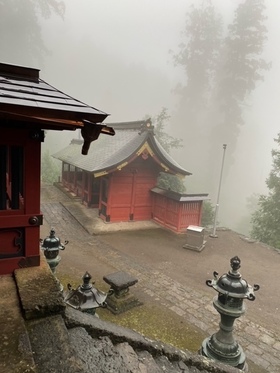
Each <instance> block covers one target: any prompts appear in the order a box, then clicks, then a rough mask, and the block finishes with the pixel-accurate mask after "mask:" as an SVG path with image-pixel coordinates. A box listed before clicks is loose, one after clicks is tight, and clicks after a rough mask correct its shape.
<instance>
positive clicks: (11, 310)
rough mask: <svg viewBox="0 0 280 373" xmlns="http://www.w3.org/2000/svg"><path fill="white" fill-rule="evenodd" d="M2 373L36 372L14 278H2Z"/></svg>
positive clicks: (0, 303)
mask: <svg viewBox="0 0 280 373" xmlns="http://www.w3.org/2000/svg"><path fill="white" fill-rule="evenodd" d="M0 289H1V297H0V372H1V373H15V372H16V373H23V372H24V373H31V372H36V370H35V362H34V359H33V354H32V350H31V346H30V341H29V337H28V333H27V329H26V326H25V322H24V319H23V317H22V314H21V311H20V305H19V299H18V295H17V287H16V283H15V281H14V278H13V277H12V276H10V275H7V276H0Z"/></svg>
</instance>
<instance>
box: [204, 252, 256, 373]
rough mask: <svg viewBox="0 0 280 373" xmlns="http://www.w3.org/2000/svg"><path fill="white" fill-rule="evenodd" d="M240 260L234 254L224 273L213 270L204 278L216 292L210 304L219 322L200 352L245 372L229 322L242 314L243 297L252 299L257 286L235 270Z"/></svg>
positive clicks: (242, 354) (232, 321)
mask: <svg viewBox="0 0 280 373" xmlns="http://www.w3.org/2000/svg"><path fill="white" fill-rule="evenodd" d="M240 263H241V261H240V259H239V258H238V257H237V256H235V257H234V258H232V259H231V260H230V265H231V269H230V270H229V272H228V273H226V274H224V275H222V276H220V277H218V273H217V272H214V273H213V275H214V279H213V280H207V281H206V284H207V285H208V286H210V287H213V288H214V289H215V290H216V291H217V292H218V295H217V296H216V297H215V298H214V300H213V305H214V307H215V308H216V310H217V311H218V312H219V313H220V316H221V322H220V325H219V326H220V329H219V331H218V332H217V333H215V334H213V335H212V336H211V337H209V338H206V339H205V340H204V341H203V343H202V347H201V350H200V354H201V355H203V356H206V357H208V358H209V359H213V360H217V361H220V362H222V363H224V364H228V365H231V366H233V367H236V368H238V369H241V370H244V371H246V370H247V364H246V362H245V359H246V357H245V354H244V352H243V349H242V347H241V346H240V345H239V344H238V342H236V340H235V339H234V337H233V333H232V332H233V324H234V321H235V319H237V318H238V317H240V316H241V315H243V314H244V313H245V305H244V304H243V300H244V299H248V300H250V301H253V300H255V295H254V291H257V290H259V288H260V287H259V285H254V286H253V287H252V286H250V285H249V284H248V283H247V281H246V280H244V279H243V278H242V277H241V274H240V273H239V272H238V270H239V268H240Z"/></svg>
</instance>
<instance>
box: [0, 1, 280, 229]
mask: <svg viewBox="0 0 280 373" xmlns="http://www.w3.org/2000/svg"><path fill="white" fill-rule="evenodd" d="M197 2H198V1H196V2H195V3H197ZM212 3H213V4H214V5H215V7H216V8H217V10H218V11H219V12H220V13H221V14H222V15H223V20H224V23H225V24H227V23H228V22H230V21H232V19H233V14H234V10H235V8H236V6H237V5H238V3H239V1H237V0H213V2H212ZM191 4H192V2H191V1H186V0H175V1H174V0H173V1H171V0H165V1H164V0H153V1H148V0H141V1H140V0H118V1H116V0H102V1H101V0H99V1H96V0H82V1H77V0H67V1H65V15H64V19H62V18H61V17H59V16H58V15H52V16H51V17H50V18H49V19H40V25H41V28H42V39H43V41H44V44H45V46H46V48H47V49H48V54H47V55H46V56H45V57H44V58H43V60H42V64H41V65H40V66H38V64H36V63H35V62H34V60H30V61H29V60H28V59H24V56H23V55H22V54H17V53H16V52H15V51H16V45H12V46H11V49H10V50H9V49H7V50H6V52H5V55H4V56H3V55H2V61H3V62H7V63H13V64H20V65H26V64H28V65H29V66H31V67H36V68H40V69H41V72H40V77H41V78H42V79H43V80H46V81H47V82H48V83H50V84H52V85H53V86H55V87H56V88H58V89H60V90H62V91H64V92H65V93H67V94H69V95H72V96H73V97H75V98H77V99H79V100H81V101H84V102H86V103H87V104H89V105H91V106H94V107H96V108H98V109H100V110H103V111H105V112H107V113H109V114H110V116H109V118H108V119H107V122H108V123H109V122H118V121H130V120H131V121H133V120H139V119H142V118H144V117H145V116H146V115H150V116H152V117H153V116H156V115H157V114H158V113H159V112H160V110H161V109H162V108H163V107H166V108H167V109H168V111H169V114H170V115H171V119H170V124H169V126H168V127H167V128H166V130H167V131H168V132H169V134H171V135H174V136H176V137H179V138H182V139H183V144H184V147H183V148H182V149H179V150H176V151H174V152H173V154H172V155H173V156H174V158H175V159H176V160H177V161H178V162H179V163H180V164H181V165H182V166H184V167H185V168H186V169H187V170H188V171H190V172H192V174H193V175H192V176H190V177H187V179H186V186H187V192H189V193H196V192H206V193H207V192H210V191H209V190H208V186H207V185H201V184H199V182H198V180H199V177H198V176H199V173H200V172H203V164H204V160H205V158H206V157H207V154H206V153H205V151H204V149H203V148H201V149H200V151H199V162H200V165H201V167H197V168H196V169H193V168H192V166H193V164H194V162H192V154H189V152H188V148H187V145H186V143H187V140H189V139H190V138H191V137H192V133H186V131H184V130H183V127H184V125H185V123H184V118H179V120H178V119H176V123H174V117H175V114H176V110H177V106H178V99H179V98H178V96H177V95H176V94H175V93H174V89H175V88H176V85H177V84H178V83H180V82H181V83H182V82H183V83H184V82H185V81H186V76H185V75H184V74H183V71H182V69H180V68H179V67H176V66H174V62H173V58H172V53H171V52H170V51H173V53H176V52H178V45H179V44H180V43H181V42H182V41H183V36H182V31H183V29H184V25H185V20H186V12H187V11H188V9H189V7H190V5H191ZM266 6H267V10H266V15H267V17H268V18H267V20H266V26H267V28H268V40H267V42H266V45H265V48H264V57H265V59H266V60H267V61H271V62H272V68H271V69H270V70H269V71H267V72H265V74H264V81H263V82H259V83H258V86H257V88H256V89H255V91H254V92H253V94H252V95H250V99H249V101H248V102H247V103H246V104H247V105H246V109H245V111H244V113H243V116H244V119H245V124H244V126H243V127H242V128H241V131H240V135H239V137H238V143H237V147H236V149H235V154H234V158H235V163H234V164H233V165H232V166H231V167H229V165H228V164H227V155H226V154H225V163H224V169H225V171H226V172H225V175H226V176H224V177H223V180H222V186H221V195H220V209H219V217H218V220H219V222H220V225H223V226H227V227H230V228H232V229H235V230H238V231H239V232H241V233H247V231H248V221H249V214H248V210H247V207H246V198H247V197H249V196H251V195H252V194H254V193H257V194H258V193H266V192H267V191H266V184H265V179H266V178H267V176H268V173H269V171H270V169H271V150H272V148H273V147H274V141H273V138H275V137H276V135H277V133H278V132H279V125H278V123H279V118H280V105H279V97H280V92H279V91H280V85H279V84H278V82H279V78H280V54H279V51H278V40H279V36H280V26H279V11H280V3H279V2H278V1H275V0H267V1H266ZM208 125H211V124H209V123H206V124H205V126H208ZM73 136H77V134H76V133H70V134H69V133H66V132H65V133H60V134H57V133H51V132H48V134H47V137H46V140H45V144H44V147H48V148H50V149H51V152H54V151H56V150H59V149H61V148H63V147H64V146H66V145H67V144H68V143H69V141H70V140H71V138H72V137H73ZM217 138H218V139H219V141H220V155H219V156H218V157H217V159H216V160H213V175H214V176H215V179H216V180H214V183H215V182H216V184H217V188H216V191H213V190H212V191H211V193H210V197H211V201H212V203H213V204H215V203H216V199H217V191H218V183H219V179H218V178H217V175H219V171H220V169H221V161H222V152H223V147H222V145H223V143H224V142H225V139H223V138H219V133H217ZM226 141H227V143H228V144H227V145H228V148H230V146H231V143H230V141H228V139H227V140H226ZM197 147H198V148H199V143H198V144H197ZM195 164H196V165H197V162H196V163H195ZM245 226H246V227H245Z"/></svg>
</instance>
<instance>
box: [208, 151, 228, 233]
mask: <svg viewBox="0 0 280 373" xmlns="http://www.w3.org/2000/svg"><path fill="white" fill-rule="evenodd" d="M226 148H227V144H223V149H224V151H223V159H222V167H221V173H220V181H219V189H218V196H217V203H216V208H215V217H214V225H213V232H212V233H211V234H210V237H213V238H217V237H218V236H217V234H216V224H217V217H218V211H219V200H220V192H221V185H222V178H223V169H224V161H225V154H226Z"/></svg>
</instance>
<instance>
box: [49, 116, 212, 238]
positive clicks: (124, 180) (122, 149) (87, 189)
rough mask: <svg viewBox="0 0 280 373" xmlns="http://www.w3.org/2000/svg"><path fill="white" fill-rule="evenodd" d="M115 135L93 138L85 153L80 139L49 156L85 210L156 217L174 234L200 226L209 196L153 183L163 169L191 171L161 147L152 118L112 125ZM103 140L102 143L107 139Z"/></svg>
mask: <svg viewBox="0 0 280 373" xmlns="http://www.w3.org/2000/svg"><path fill="white" fill-rule="evenodd" d="M110 127H112V128H113V129H114V131H115V136H114V137H112V138H110V137H106V138H103V139H100V140H99V141H98V142H96V143H95V144H94V145H93V146H92V147H91V149H90V150H89V153H88V156H87V157H83V156H82V155H81V154H80V147H81V142H82V140H79V139H75V140H72V142H71V144H70V145H69V146H67V147H66V148H64V149H62V150H61V151H59V152H57V153H56V154H54V155H53V157H54V158H57V159H59V160H60V161H62V176H61V182H62V185H63V187H64V188H66V189H67V190H68V191H70V192H72V193H73V194H74V195H76V196H78V197H80V198H81V200H82V202H83V203H84V204H85V205H86V206H87V207H89V208H98V211H99V216H100V218H101V219H103V220H104V221H106V222H108V223H109V222H110V223H114V222H121V221H125V222H127V221H141V220H151V219H152V220H154V221H155V222H157V223H158V224H160V225H162V226H163V227H165V228H167V229H170V230H172V231H174V232H178V233H181V232H186V228H187V227H188V226H189V225H200V223H201V214H202V203H203V200H205V199H207V196H208V195H207V194H180V193H174V192H171V191H167V190H164V189H161V188H158V187H157V179H158V177H159V174H160V173H161V172H166V173H169V174H172V175H177V176H179V177H181V178H184V177H185V176H187V175H191V173H190V172H188V171H187V170H185V169H183V168H182V167H181V166H180V165H179V164H178V163H177V162H176V161H175V160H174V159H172V158H171V157H170V155H169V154H168V153H167V152H166V151H165V150H164V149H163V147H162V146H161V145H160V143H159V141H158V140H157V139H156V137H155V134H154V128H153V126H152V124H151V121H150V120H146V121H135V122H126V123H111V124H110ZM105 142H106V143H105Z"/></svg>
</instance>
